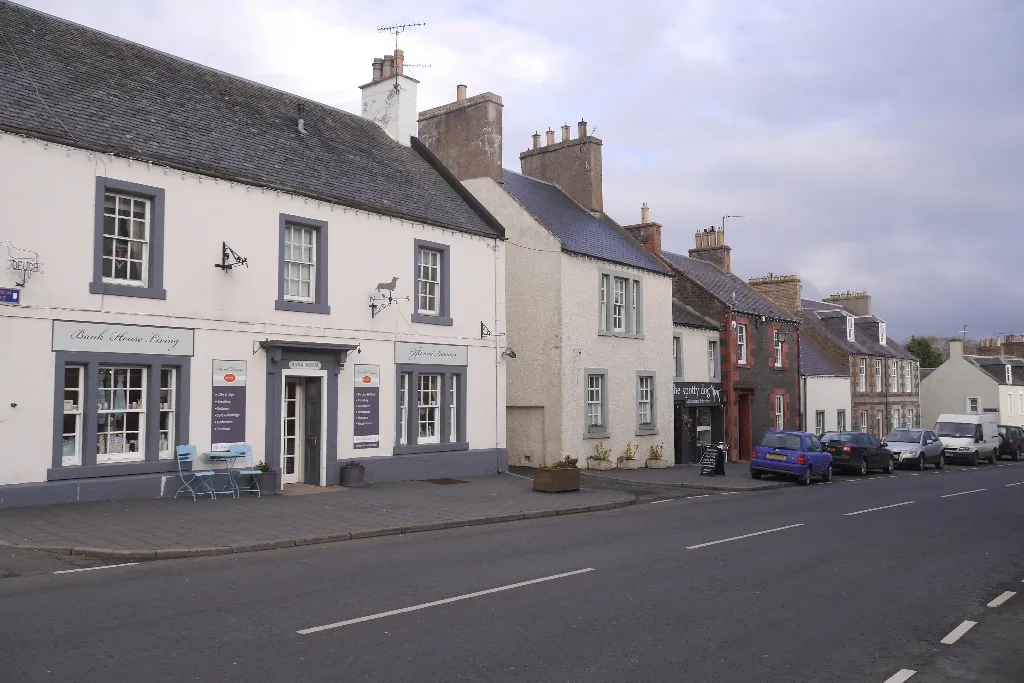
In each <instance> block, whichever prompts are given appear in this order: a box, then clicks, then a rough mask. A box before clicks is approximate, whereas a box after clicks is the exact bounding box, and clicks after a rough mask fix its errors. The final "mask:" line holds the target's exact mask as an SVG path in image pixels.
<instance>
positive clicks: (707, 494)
mask: <svg viewBox="0 0 1024 683" xmlns="http://www.w3.org/2000/svg"><path fill="white" fill-rule="evenodd" d="M710 497H711V494H710V493H702V494H700V495H699V496H690V498H710Z"/></svg>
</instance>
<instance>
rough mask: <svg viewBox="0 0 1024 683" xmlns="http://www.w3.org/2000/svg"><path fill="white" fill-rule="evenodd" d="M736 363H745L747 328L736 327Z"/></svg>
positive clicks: (742, 326)
mask: <svg viewBox="0 0 1024 683" xmlns="http://www.w3.org/2000/svg"><path fill="white" fill-rule="evenodd" d="M736 362H737V363H740V364H742V365H746V363H747V326H746V325H736Z"/></svg>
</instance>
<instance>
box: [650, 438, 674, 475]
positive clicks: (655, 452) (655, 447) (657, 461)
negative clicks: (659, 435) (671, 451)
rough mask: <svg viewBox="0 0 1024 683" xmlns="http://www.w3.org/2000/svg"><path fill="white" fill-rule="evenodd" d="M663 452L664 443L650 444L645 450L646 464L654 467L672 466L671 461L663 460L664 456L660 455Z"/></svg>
mask: <svg viewBox="0 0 1024 683" xmlns="http://www.w3.org/2000/svg"><path fill="white" fill-rule="evenodd" d="M664 452H665V444H663V443H655V444H651V447H650V448H649V449H648V451H647V466H648V467H650V468H655V469H657V468H665V467H672V463H670V462H669V461H668V460H665V458H663V457H662V455H663V454H664Z"/></svg>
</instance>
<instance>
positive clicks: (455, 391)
mask: <svg viewBox="0 0 1024 683" xmlns="http://www.w3.org/2000/svg"><path fill="white" fill-rule="evenodd" d="M449 384H451V387H449V398H450V399H451V403H450V405H449V406H448V441H449V442H450V443H456V442H457V441H458V440H459V383H458V382H449Z"/></svg>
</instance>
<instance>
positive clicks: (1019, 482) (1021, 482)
mask: <svg viewBox="0 0 1024 683" xmlns="http://www.w3.org/2000/svg"><path fill="white" fill-rule="evenodd" d="M1021 484H1024V481H1018V482H1016V483H1014V484H1006V486H1020V485H1021Z"/></svg>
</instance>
